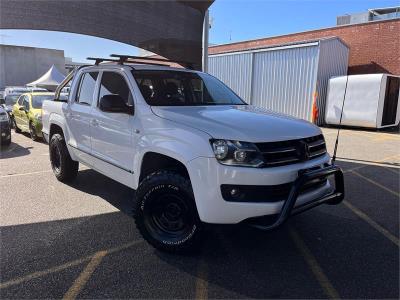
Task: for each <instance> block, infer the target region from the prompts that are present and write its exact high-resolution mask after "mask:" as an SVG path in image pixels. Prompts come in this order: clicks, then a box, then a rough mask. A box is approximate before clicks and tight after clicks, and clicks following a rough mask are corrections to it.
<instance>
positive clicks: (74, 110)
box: [66, 72, 99, 154]
mask: <svg viewBox="0 0 400 300" xmlns="http://www.w3.org/2000/svg"><path fill="white" fill-rule="evenodd" d="M98 74H99V73H98V72H84V73H82V74H81V76H80V78H79V83H78V88H77V91H76V93H75V94H74V95H72V97H71V99H70V105H68V112H67V118H66V119H67V124H68V128H69V139H68V144H69V145H70V146H71V147H73V148H76V149H78V150H80V151H82V152H84V153H86V154H91V137H90V120H91V113H92V102H93V101H94V94H95V91H96V81H97V77H98Z"/></svg>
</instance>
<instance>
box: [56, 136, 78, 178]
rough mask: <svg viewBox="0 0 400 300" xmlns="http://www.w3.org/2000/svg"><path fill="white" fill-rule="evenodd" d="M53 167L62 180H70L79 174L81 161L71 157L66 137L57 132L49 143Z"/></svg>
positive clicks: (57, 176)
mask: <svg viewBox="0 0 400 300" xmlns="http://www.w3.org/2000/svg"><path fill="white" fill-rule="evenodd" d="M49 152H50V162H51V168H52V169H53V173H54V175H55V176H56V178H57V179H58V180H59V181H61V182H70V181H72V180H73V179H75V177H76V175H77V174H78V168H79V163H78V162H77V161H74V160H72V159H71V156H70V155H69V153H68V149H67V145H66V144H65V139H64V137H63V136H62V135H61V134H59V133H55V134H53V135H52V137H51V139H50V143H49Z"/></svg>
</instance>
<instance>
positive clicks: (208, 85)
mask: <svg viewBox="0 0 400 300" xmlns="http://www.w3.org/2000/svg"><path fill="white" fill-rule="evenodd" d="M132 74H133V76H134V77H135V80H136V82H137V84H138V86H139V88H140V91H141V93H142V95H143V98H144V99H145V100H146V102H147V104H149V105H152V106H193V105H245V104H246V103H245V102H243V100H241V99H240V98H239V96H237V95H236V94H235V93H234V92H233V91H232V90H230V89H229V88H228V87H227V86H226V85H225V84H223V83H222V82H221V81H219V80H218V79H216V78H215V77H213V76H211V75H208V74H204V73H192V72H184V71H160V70H134V71H132Z"/></svg>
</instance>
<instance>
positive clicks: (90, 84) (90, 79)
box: [76, 72, 98, 105]
mask: <svg viewBox="0 0 400 300" xmlns="http://www.w3.org/2000/svg"><path fill="white" fill-rule="evenodd" d="M97 75H98V73H97V72H89V73H84V74H83V75H82V78H81V83H80V86H79V91H78V95H77V97H76V102H78V103H81V104H86V105H91V104H92V101H93V93H94V88H95V85H96V80H97Z"/></svg>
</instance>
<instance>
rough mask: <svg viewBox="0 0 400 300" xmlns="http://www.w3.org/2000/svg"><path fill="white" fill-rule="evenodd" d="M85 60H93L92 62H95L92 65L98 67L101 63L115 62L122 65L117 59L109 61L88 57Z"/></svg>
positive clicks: (108, 59)
mask: <svg viewBox="0 0 400 300" xmlns="http://www.w3.org/2000/svg"><path fill="white" fill-rule="evenodd" d="M86 59H87V60H94V61H95V62H94V64H95V65H96V66H98V65H99V63H102V62H117V63H123V62H121V61H120V60H119V59H111V58H100V57H88V58H86Z"/></svg>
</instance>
